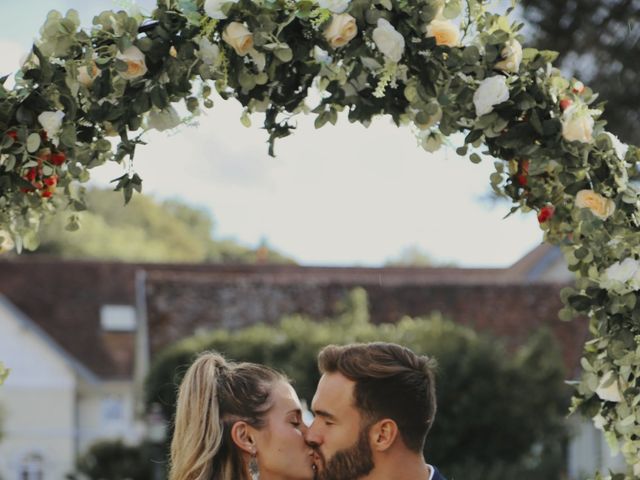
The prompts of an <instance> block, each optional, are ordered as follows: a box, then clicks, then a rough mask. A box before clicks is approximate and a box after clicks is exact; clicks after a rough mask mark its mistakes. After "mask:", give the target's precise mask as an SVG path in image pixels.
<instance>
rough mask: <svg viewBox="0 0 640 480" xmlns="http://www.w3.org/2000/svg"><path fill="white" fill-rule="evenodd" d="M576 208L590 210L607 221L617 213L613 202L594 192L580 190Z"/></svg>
mask: <svg viewBox="0 0 640 480" xmlns="http://www.w3.org/2000/svg"><path fill="white" fill-rule="evenodd" d="M576 207H578V208H588V209H589V210H591V213H593V214H594V215H595V216H596V217H598V218H600V219H602V220H606V219H607V218H609V217H610V216H611V215H613V212H615V211H616V204H615V203H614V202H613V200H611V199H609V198H605V197H603V196H602V195H600V194H599V193H596V192H594V191H593V190H580V191H579V192H578V194H577V195H576Z"/></svg>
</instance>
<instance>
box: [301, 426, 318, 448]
mask: <svg viewBox="0 0 640 480" xmlns="http://www.w3.org/2000/svg"><path fill="white" fill-rule="evenodd" d="M314 427H316V422H315V421H314V422H312V423H311V425H309V427H308V428H307V431H306V432H304V439H305V441H306V442H307V443H308V444H309V445H311V446H312V447H318V446H320V445H321V444H322V437H321V436H320V435H319V434H318V429H317V428H314Z"/></svg>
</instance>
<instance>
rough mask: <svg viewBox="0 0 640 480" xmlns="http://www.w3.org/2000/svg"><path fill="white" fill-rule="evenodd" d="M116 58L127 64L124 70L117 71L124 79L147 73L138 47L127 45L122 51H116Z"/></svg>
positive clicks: (142, 55)
mask: <svg viewBox="0 0 640 480" xmlns="http://www.w3.org/2000/svg"><path fill="white" fill-rule="evenodd" d="M116 58H117V59H118V60H121V61H123V62H125V63H126V64H127V69H126V70H125V71H124V72H118V74H119V75H120V76H121V77H122V78H124V79H125V80H133V79H134V78H138V77H141V76H143V75H144V74H145V73H147V64H146V63H145V57H144V53H142V51H140V49H139V48H138V47H129V48H127V49H126V50H125V51H124V52H118V54H117V55H116Z"/></svg>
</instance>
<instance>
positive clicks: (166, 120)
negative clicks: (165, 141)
mask: <svg viewBox="0 0 640 480" xmlns="http://www.w3.org/2000/svg"><path fill="white" fill-rule="evenodd" d="M179 124H180V116H179V115H178V112H176V111H175V109H174V108H173V107H171V106H169V107H168V108H165V109H164V110H156V109H154V110H151V111H150V112H149V116H148V117H147V126H148V127H149V128H155V129H156V130H158V131H159V132H163V131H165V130H170V129H172V128H175V127H177V126H178V125H179Z"/></svg>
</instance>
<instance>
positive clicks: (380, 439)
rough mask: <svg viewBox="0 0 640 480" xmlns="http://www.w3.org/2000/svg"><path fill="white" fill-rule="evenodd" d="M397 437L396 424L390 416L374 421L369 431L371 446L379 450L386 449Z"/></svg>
mask: <svg viewBox="0 0 640 480" xmlns="http://www.w3.org/2000/svg"><path fill="white" fill-rule="evenodd" d="M397 437H398V425H397V424H396V422H394V421H393V420H391V419H390V418H384V419H382V420H380V421H379V422H376V423H374V424H373V425H372V426H371V430H370V431H369V440H370V441H371V448H372V449H373V450H377V451H379V452H384V451H385V450H388V449H389V448H390V447H391V446H392V445H393V443H394V442H395V441H396V438H397Z"/></svg>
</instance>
